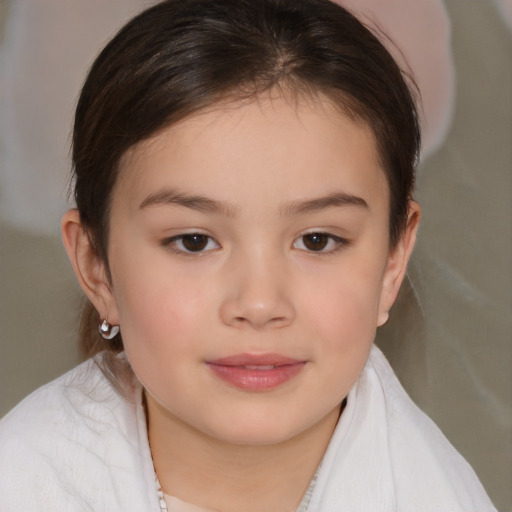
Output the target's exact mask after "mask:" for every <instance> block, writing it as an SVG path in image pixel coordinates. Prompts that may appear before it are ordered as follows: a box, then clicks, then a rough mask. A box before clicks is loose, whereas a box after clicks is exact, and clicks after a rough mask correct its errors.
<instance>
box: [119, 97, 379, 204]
mask: <svg viewBox="0 0 512 512" xmlns="http://www.w3.org/2000/svg"><path fill="white" fill-rule="evenodd" d="M166 187H179V188H180V189H184V190H186V191H191V192H194V193H198V194H201V195H205V196H212V195H213V196H215V198H216V199H219V200H222V201H229V202H230V203H237V204H240V205H241V206H246V205H249V204H251V201H250V199H251V198H253V197H254V196H257V195H258V194H259V195H260V199H261V197H262V195H263V196H264V197H265V202H266V203H268V202H269V201H271V200H273V201H274V202H276V203H277V202H283V201H293V200H294V199H297V198H302V197H304V196H315V195H316V196H320V195H325V194H328V193H330V192H332V190H333V189H337V190H341V191H344V192H347V193H351V194H354V195H358V196H361V197H364V198H365V201H367V202H368V204H370V205H371V204H373V203H378V202H383V201H384V202H385V203H386V205H387V202H388V186H387V182H386V178H385V175H384V172H383V171H382V168H381V165H380V159H379V154H378V150H377V146H376V143H375V140H374V137H373V133H372V131H371V130H370V129H369V128H368V127H366V126H365V125H364V124H362V123H359V122H356V121H355V120H354V119H352V118H350V117H348V116H347V115H346V114H344V113H342V112H341V111H340V109H339V108H336V107H335V106H333V105H332V103H331V102H329V101H328V100H327V99H322V98H303V97H302V98H289V97H286V96H280V97H277V98H275V97H274V98H272V97H270V96H268V97H259V98H257V99H256V100H253V101H244V102H242V101H239V102H227V103H224V104H220V105H215V106H213V107H211V108H209V109H208V110H205V111H202V112H200V113H197V114H195V115H193V116H190V117H188V118H186V119H184V120H182V121H180V122H178V123H176V124H174V125H172V126H170V127H168V128H166V129H164V130H163V131H161V132H160V133H158V134H157V135H156V136H154V137H152V138H151V139H149V140H147V141H144V142H142V143H140V144H138V145H136V146H134V147H133V148H131V149H130V150H129V151H128V152H127V153H126V155H125V156H124V157H123V159H122V161H121V166H120V176H119V178H118V183H117V185H116V187H115V189H114V200H115V199H116V197H118V196H119V195H121V196H122V198H123V199H127V200H129V201H135V202H136V201H137V200H140V198H141V197H142V196H144V195H148V194H151V193H154V192H155V191H156V190H157V189H159V188H166Z"/></svg>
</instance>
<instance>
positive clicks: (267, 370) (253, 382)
mask: <svg viewBox="0 0 512 512" xmlns="http://www.w3.org/2000/svg"><path fill="white" fill-rule="evenodd" d="M207 364H208V366H209V367H210V368H211V370H212V371H213V372H214V373H215V374H216V375H217V377H219V378H221V379H222V380H224V381H225V382H227V383H229V384H232V385H233V386H235V387H237V388H240V389H243V390H247V391H264V390H266V389H272V388H275V387H277V386H279V385H281V384H284V383H285V382H287V381H288V380H290V379H291V378H293V377H295V376H296V375H297V374H298V373H300V371H301V370H302V369H303V368H304V365H305V364H306V361H300V360H297V359H291V358H289V357H284V356H281V355H279V354H262V355H251V354H237V355H234V356H230V357H223V358H221V359H216V360H214V361H207Z"/></svg>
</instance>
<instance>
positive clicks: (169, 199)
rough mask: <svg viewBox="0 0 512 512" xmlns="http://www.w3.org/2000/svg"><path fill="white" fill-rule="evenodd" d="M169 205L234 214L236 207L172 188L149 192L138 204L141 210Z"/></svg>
mask: <svg viewBox="0 0 512 512" xmlns="http://www.w3.org/2000/svg"><path fill="white" fill-rule="evenodd" d="M160 205H170V206H174V205H177V206H184V207H185V208H190V209H192V210H197V211H200V212H203V213H222V214H224V215H227V216H229V217H232V216H234V214H235V210H236V208H235V207H234V206H232V205H229V204H226V203H223V202H221V201H216V200H215V199H210V198H208V197H204V196H200V195H190V194H185V193H183V192H179V191H178V190H174V189H164V190H161V191H159V192H155V193H154V194H150V195H149V196H148V197H146V199H144V201H142V203H141V204H140V206H139V209H141V210H143V209H145V208H149V207H151V206H160Z"/></svg>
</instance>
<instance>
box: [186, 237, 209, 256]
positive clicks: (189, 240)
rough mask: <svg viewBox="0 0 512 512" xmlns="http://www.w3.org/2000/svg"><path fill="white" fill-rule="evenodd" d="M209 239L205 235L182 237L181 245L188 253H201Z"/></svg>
mask: <svg viewBox="0 0 512 512" xmlns="http://www.w3.org/2000/svg"><path fill="white" fill-rule="evenodd" d="M208 240H209V238H208V237H207V236H206V235H199V234H197V233H194V234H192V235H183V237H182V239H181V243H182V244H183V247H184V248H185V249H186V250H187V251H190V252H197V251H203V250H204V249H205V248H206V246H207V245H208Z"/></svg>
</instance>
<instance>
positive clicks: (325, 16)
mask: <svg viewBox="0 0 512 512" xmlns="http://www.w3.org/2000/svg"><path fill="white" fill-rule="evenodd" d="M274 88H279V89H281V90H284V91H287V92H289V93H291V94H293V95H309V96H322V97H325V98H328V99H329V100H330V101H331V102H332V103H333V104H334V105H335V106H337V107H338V108H340V109H341V110H342V111H344V112H345V113H347V114H348V115H350V116H351V117H352V118H354V119H356V120H358V121H360V122H362V123H364V124H365V125H367V126H368V127H369V128H370V129H371V131H372V133H373V135H374V137H375V141H376V144H377V147H378V150H379V156H380V159H381V163H382V167H383V169H384V172H385V174H386V178H387V182H388V185H389V191H390V198H391V199H390V218H389V237H390V244H391V246H393V245H394V244H396V242H397V241H398V240H399V238H400V235H401V234H402V232H403V230H404V228H405V225H406V221H407V215H408V204H409V201H410V200H411V198H412V191H413V187H414V169H415V166H416V163H417V159H418V155H419V146H420V130H419V123H418V116H417V111H416V106H415V101H414V98H413V95H412V94H411V91H410V89H409V87H408V85H407V81H406V79H405V78H404V75H403V73H402V72H401V70H400V69H399V67H398V65H397V64H396V63H395V61H394V60H393V58H392V57H391V55H390V54H389V52H388V51H387V50H386V49H385V48H384V46H383V45H382V43H381V42H379V40H378V38H377V37H376V36H375V35H374V34H373V33H372V32H371V31H370V30H369V29H368V28H366V27H365V26H364V25H363V24H361V22H359V21H358V20H357V19H356V18H355V17H354V16H353V15H352V14H351V13H349V12H348V11H347V10H346V9H344V8H342V7H341V6H339V5H337V4H335V3H333V2H331V1H330V0H166V1H163V2H161V3H158V4H157V5H155V6H153V7H151V8H149V9H147V10H145V11H143V12H142V13H141V14H139V15H138V16H136V17H135V18H133V19H132V20H131V21H130V22H128V23H127V24H126V25H125V26H124V27H123V28H122V29H121V30H120V31H119V32H118V33H117V35H116V36H115V37H114V38H113V39H112V40H111V41H110V42H109V43H108V44H107V46H106V47H105V48H104V49H103V51H102V52H101V53H100V55H99V56H98V58H97V59H96V61H95V62H94V64H93V65H92V67H91V69H90V71H89V74H88V76H87V79H86V81H85V84H84V87H83V89H82V92H81V95H80V98H79V101H78V105H77V109H76V116H75V124H74V130H73V151H72V156H73V178H74V197H75V201H76V205H77V208H78V211H79V214H80V219H81V222H82V224H83V226H84V227H85V229H86V230H87V232H88V235H89V237H90V240H91V243H92V245H93V247H94V249H95V250H96V252H97V253H98V255H99V257H101V258H102V260H103V261H104V262H105V264H106V267H107V270H108V254H107V247H108V237H109V210H110V208H109V206H110V200H111V194H112V190H113V187H114V185H115V183H116V179H117V175H118V172H119V167H120V162H121V159H122V157H123V155H124V154H125V153H126V151H127V150H128V149H129V148H131V147H133V146H134V145H136V144H138V143H140V142H142V141H144V140H146V139H148V138H150V137H151V136H153V135H155V134H156V133H157V132H158V131H160V130H162V129H164V128H166V127H168V126H170V125H172V124H173V123H176V122H177V121H179V120H181V119H184V118H186V117H187V116H191V115H192V114H194V113H197V112H199V111H201V110H203V109H205V108H207V107H210V106H212V105H214V104H216V103H218V102H221V101H225V100H235V101H236V100H242V99H251V98H256V97H257V96H258V95H260V94H262V93H263V92H265V91H271V90H273V89H274ZM98 323H99V316H98V314H97V313H96V311H95V310H94V308H93V306H92V305H91V304H90V303H87V304H86V306H85V308H84V311H83V315H82V321H81V328H80V331H81V332H80V336H81V340H80V344H81V349H82V352H83V353H84V354H85V355H88V356H90V355H94V354H96V353H98V352H100V351H102V350H105V349H107V350H110V352H112V353H115V352H119V351H121V350H122V348H123V345H122V338H121V335H118V336H117V337H116V338H114V339H113V340H110V341H109V340H104V339H103V338H101V336H100V335H99V333H98V330H97V326H98Z"/></svg>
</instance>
